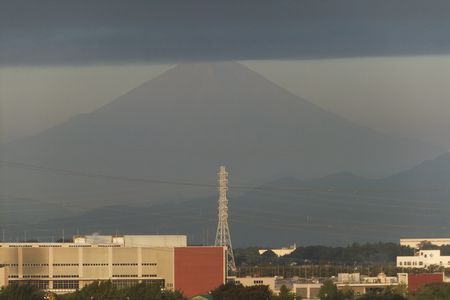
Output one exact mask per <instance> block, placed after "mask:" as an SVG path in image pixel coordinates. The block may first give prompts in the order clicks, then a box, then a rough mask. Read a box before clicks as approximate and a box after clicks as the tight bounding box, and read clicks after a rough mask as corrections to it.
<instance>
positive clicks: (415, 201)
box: [30, 154, 450, 246]
mask: <svg viewBox="0 0 450 300" xmlns="http://www.w3.org/2000/svg"><path fill="white" fill-rule="evenodd" d="M448 158H449V155H448V154H444V155H442V156H439V157H437V158H436V159H433V160H430V161H426V162H423V163H421V164H419V165H418V166H416V167H414V168H411V169H409V170H407V171H404V172H400V173H398V174H395V175H393V176H390V177H387V178H383V179H379V180H376V179H365V178H361V177H358V176H356V175H353V174H349V173H339V174H333V175H330V176H326V177H323V178H319V179H315V180H307V181H302V180H298V179H295V178H292V177H290V178H283V179H280V180H276V181H273V182H270V183H267V184H264V185H262V186H258V187H255V188H253V189H246V192H245V193H244V194H242V195H241V196H238V195H237V193H236V189H237V188H234V189H233V188H232V189H231V191H230V192H231V194H230V197H229V199H230V202H229V206H230V220H229V223H230V226H231V233H232V238H233V243H234V245H236V246H257V245H261V246H281V245H288V244H291V243H293V242H297V243H298V244H299V245H304V244H328V245H346V244H349V243H352V242H356V241H359V242H366V241H372V242H374V241H394V242H397V241H398V239H399V238H401V237H445V236H448V235H449V234H450V223H449V222H448V212H449V211H450V203H449V201H448V199H449V198H450V173H449V171H450V164H448ZM443 162H447V164H443ZM412 173H414V176H413V177H412V178H413V179H414V180H413V181H411V179H410V178H411V174H412ZM443 175H444V176H443ZM419 179H423V180H428V183H429V185H427V186H424V185H418V186H413V185H411V184H413V183H414V182H416V180H419ZM432 179H433V180H434V181H432ZM399 182H402V183H403V185H399V184H398V183H399ZM406 182H408V184H405V183H406ZM444 182H445V183H444ZM216 216H217V198H216V197H210V198H204V199H197V200H191V201H185V202H180V203H165V204H160V205H152V206H146V207H139V208H136V207H135V208H133V207H127V206H120V207H119V206H116V207H104V208H99V209H96V210H93V211H90V212H88V213H83V214H79V215H77V216H75V217H71V218H55V219H53V220H50V221H46V222H41V223H38V224H36V225H35V226H33V228H35V229H37V230H39V229H40V228H41V229H53V230H55V231H56V232H58V231H57V229H59V228H66V230H67V232H69V230H72V231H71V232H72V233H75V229H79V230H81V231H82V232H85V233H90V232H96V231H99V232H103V233H114V231H115V230H119V232H122V233H136V232H138V233H167V234H170V233H183V234H188V235H189V240H190V241H191V243H194V244H199V243H200V244H201V243H206V241H207V240H208V241H209V243H212V242H213V239H214V232H215V229H216V222H217V217H216ZM38 232H39V231H38ZM207 233H208V234H207ZM30 234H31V232H30ZM207 236H208V237H209V238H208V239H207Z"/></svg>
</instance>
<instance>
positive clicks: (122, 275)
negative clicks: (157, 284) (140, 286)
mask: <svg viewBox="0 0 450 300" xmlns="http://www.w3.org/2000/svg"><path fill="white" fill-rule="evenodd" d="M112 277H131V278H133V277H138V276H137V274H118V275H114V274H113V276H112Z"/></svg>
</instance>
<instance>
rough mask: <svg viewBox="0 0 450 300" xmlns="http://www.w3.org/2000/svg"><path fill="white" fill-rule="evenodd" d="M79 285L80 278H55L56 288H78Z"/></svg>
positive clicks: (54, 285)
mask: <svg viewBox="0 0 450 300" xmlns="http://www.w3.org/2000/svg"><path fill="white" fill-rule="evenodd" d="M79 286H80V285H79V282H78V280H53V288H54V289H55V290H77V289H78V288H79Z"/></svg>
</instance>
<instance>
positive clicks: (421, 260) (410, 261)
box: [397, 250, 450, 269]
mask: <svg viewBox="0 0 450 300" xmlns="http://www.w3.org/2000/svg"><path fill="white" fill-rule="evenodd" d="M430 266H442V267H446V268H448V267H450V256H441V250H420V251H417V252H416V253H415V255H413V256H397V267H399V268H423V269H424V268H428V267H430Z"/></svg>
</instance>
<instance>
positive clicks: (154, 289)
mask: <svg viewBox="0 0 450 300" xmlns="http://www.w3.org/2000/svg"><path fill="white" fill-rule="evenodd" d="M91 299H93V300H119V299H120V300H122V299H127V300H185V299H186V298H185V297H184V296H183V295H182V294H181V293H180V292H178V291H175V292H174V291H166V290H161V286H160V285H159V284H146V283H139V284H136V285H133V286H131V287H126V288H116V287H115V286H114V284H113V283H112V282H111V281H103V282H94V283H92V284H90V285H87V286H85V287H84V288H82V289H81V290H79V291H76V292H74V293H70V294H66V295H61V296H59V297H58V300H91ZM0 300H1V299H0Z"/></svg>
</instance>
